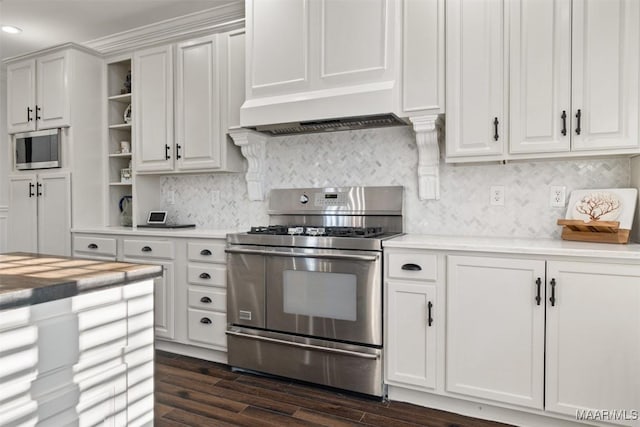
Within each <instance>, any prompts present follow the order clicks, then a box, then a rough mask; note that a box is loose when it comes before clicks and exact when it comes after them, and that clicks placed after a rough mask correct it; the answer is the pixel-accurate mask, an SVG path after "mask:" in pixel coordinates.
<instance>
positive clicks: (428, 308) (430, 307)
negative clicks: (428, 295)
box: [427, 301, 433, 326]
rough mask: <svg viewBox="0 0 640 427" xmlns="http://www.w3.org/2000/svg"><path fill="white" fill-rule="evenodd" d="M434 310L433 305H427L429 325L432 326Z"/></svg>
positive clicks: (429, 303)
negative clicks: (432, 310) (432, 312)
mask: <svg viewBox="0 0 640 427" xmlns="http://www.w3.org/2000/svg"><path fill="white" fill-rule="evenodd" d="M432 308H433V303H432V302H431V301H429V302H428V303H427V325H429V326H431V324H432V323H433V316H431V309H432Z"/></svg>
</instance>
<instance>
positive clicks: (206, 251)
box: [187, 240, 226, 263]
mask: <svg viewBox="0 0 640 427" xmlns="http://www.w3.org/2000/svg"><path fill="white" fill-rule="evenodd" d="M224 248H225V242H224V240H213V241H212V240H203V241H201V242H188V243H187V257H188V258H189V261H198V262H221V263H224V262H226V257H225V253H224Z"/></svg>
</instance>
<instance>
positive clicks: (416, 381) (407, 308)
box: [385, 250, 444, 390]
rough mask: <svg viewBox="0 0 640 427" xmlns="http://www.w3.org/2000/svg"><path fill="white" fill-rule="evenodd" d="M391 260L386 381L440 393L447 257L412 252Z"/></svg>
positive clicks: (400, 253) (389, 256) (398, 253)
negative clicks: (441, 295)
mask: <svg viewBox="0 0 640 427" xmlns="http://www.w3.org/2000/svg"><path fill="white" fill-rule="evenodd" d="M385 255H386V256H385V259H386V263H387V268H386V271H387V273H386V277H385V289H386V290H385V301H386V304H385V306H386V317H385V318H386V328H385V348H386V358H385V360H386V363H385V380H386V382H387V383H388V384H400V385H410V386H411V387H412V388H417V389H426V390H432V389H435V388H436V377H437V376H436V369H437V358H438V351H437V350H438V347H439V345H438V331H444V329H443V326H444V325H442V323H441V321H440V320H441V319H440V317H439V316H437V314H438V313H439V312H440V310H442V308H443V307H441V303H440V301H439V300H438V294H439V292H441V291H442V289H441V287H442V286H443V285H444V277H443V274H442V273H443V268H442V265H441V264H442V263H443V262H442V261H443V257H442V256H440V257H438V256H437V255H435V254H433V253H428V252H421V251H406V250H399V251H393V250H390V251H386V254H385ZM438 288H440V291H439V290H438Z"/></svg>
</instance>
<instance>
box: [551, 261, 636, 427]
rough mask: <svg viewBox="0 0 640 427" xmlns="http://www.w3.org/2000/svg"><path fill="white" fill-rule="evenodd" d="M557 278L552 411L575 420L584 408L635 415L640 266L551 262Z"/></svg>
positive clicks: (554, 313)
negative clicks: (623, 411)
mask: <svg viewBox="0 0 640 427" xmlns="http://www.w3.org/2000/svg"><path fill="white" fill-rule="evenodd" d="M551 281H554V283H555V285H554V288H555V290H554V291H553V293H550V292H551V288H549V289H548V291H547V292H548V293H547V337H546V343H547V347H546V371H547V376H546V387H545V388H546V393H545V396H546V397H545V399H546V402H545V409H546V410H547V411H550V412H555V413H560V414H565V415H569V416H572V417H573V416H575V414H576V411H578V410H585V409H587V410H593V411H597V410H602V409H617V410H625V409H626V410H627V412H628V416H631V413H630V411H631V410H634V409H635V410H637V409H638V408H639V407H640V387H639V384H640V364H639V363H638V360H640V268H639V267H638V266H637V265H620V264H605V263H587V262H564V261H549V262H548V263H547V282H548V283H549V286H551V284H550V282H551ZM551 295H553V296H554V297H555V301H554V302H553V303H551V302H550V301H549V298H550V297H551ZM619 423H621V424H625V425H629V424H631V425H638V423H637V421H636V422H635V424H634V423H631V422H630V421H628V420H627V421H626V422H625V420H621V421H619Z"/></svg>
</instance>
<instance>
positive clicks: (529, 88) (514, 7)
mask: <svg viewBox="0 0 640 427" xmlns="http://www.w3.org/2000/svg"><path fill="white" fill-rule="evenodd" d="M509 15H510V18H509V19H510V41H509V45H510V94H509V96H510V119H509V120H510V121H509V127H510V138H509V151H510V152H511V153H539V152H559V151H569V149H570V146H571V144H570V140H571V128H570V127H571V118H570V115H571V0H558V1H556V0H516V1H512V2H510V11H509Z"/></svg>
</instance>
